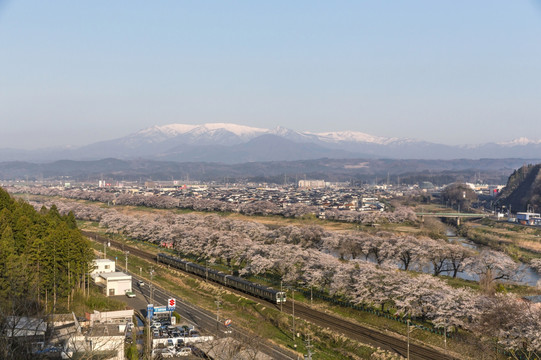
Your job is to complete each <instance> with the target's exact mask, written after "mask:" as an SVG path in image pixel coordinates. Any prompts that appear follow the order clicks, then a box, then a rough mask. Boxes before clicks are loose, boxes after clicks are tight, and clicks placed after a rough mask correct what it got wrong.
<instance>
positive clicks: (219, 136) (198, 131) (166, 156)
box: [0, 123, 541, 163]
mask: <svg viewBox="0 0 541 360" xmlns="http://www.w3.org/2000/svg"><path fill="white" fill-rule="evenodd" d="M540 150H541V140H530V139H527V138H519V139H515V140H512V141H510V142H505V143H489V144H481V145H469V146H449V145H442V144H435V143H430V142H426V141H419V140H414V139H408V138H386V137H381V136H374V135H370V134H366V133H363V132H358V131H333V132H319V133H317V132H309V131H304V132H303V131H296V130H291V129H288V128H285V127H276V128H274V129H264V128H256V127H250V126H244V125H237V124H228V123H209V124H202V125H190V124H169V125H162V126H153V127H150V128H147V129H142V130H140V131H137V132H134V133H132V134H129V135H127V136H125V137H121V138H118V139H114V140H108V141H101V142H98V143H94V144H90V145H87V146H83V147H80V148H75V149H74V148H71V149H63V150H59V151H57V152H54V151H42V150H40V151H34V152H32V151H24V152H23V151H15V150H13V149H3V150H2V149H0V161H12V160H27V161H28V160H34V161H52V160H59V159H70V160H95V159H103V158H118V159H137V158H144V159H160V160H172V161H183V162H187V161H207V162H214V161H218V162H224V163H241V162H246V161H274V160H276V161H278V160H301V159H303V160H307V159H317V158H324V157H327V158H394V159H457V158H467V159H479V158H512V157H514V158H532V157H535V156H536V155H537V154H538V153H539V151H540Z"/></svg>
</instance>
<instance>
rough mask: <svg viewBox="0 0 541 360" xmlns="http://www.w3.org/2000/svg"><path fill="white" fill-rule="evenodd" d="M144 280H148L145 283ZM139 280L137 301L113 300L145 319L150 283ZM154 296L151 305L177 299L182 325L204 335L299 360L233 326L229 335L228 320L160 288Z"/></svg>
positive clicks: (134, 280) (121, 297)
mask: <svg viewBox="0 0 541 360" xmlns="http://www.w3.org/2000/svg"><path fill="white" fill-rule="evenodd" d="M143 281H145V280H143ZM138 283H139V279H138V278H137V276H135V275H134V274H132V288H133V292H134V293H135V294H136V297H135V298H128V297H127V296H125V295H119V296H115V297H114V298H116V299H118V300H121V301H123V302H125V303H127V304H128V306H130V307H132V308H134V309H135V310H138V311H139V312H141V314H143V315H144V316H146V314H147V305H148V304H149V303H150V285H149V283H148V282H147V281H145V284H144V285H143V286H139V284H138ZM152 288H153V291H152V292H153V294H152V303H153V305H154V306H155V307H156V306H165V305H166V304H167V301H168V299H171V298H175V299H176V308H175V311H176V312H177V313H178V314H179V315H180V316H181V317H182V319H181V324H184V323H188V324H189V325H194V326H195V327H196V329H198V330H199V331H200V332H201V334H202V335H203V336H204V335H212V336H214V337H220V338H221V337H225V336H230V337H232V338H234V339H236V340H238V341H239V342H241V343H243V344H245V345H247V346H251V347H254V348H255V349H256V350H258V351H260V352H262V353H264V354H267V355H269V356H271V357H272V358H273V359H279V360H280V359H283V360H296V359H298V357H297V355H296V354H295V353H293V352H289V351H287V350H285V349H282V348H280V347H278V346H276V345H273V344H271V343H269V342H267V341H264V340H263V339H260V338H257V339H255V338H254V335H253V334H250V333H248V332H245V331H243V330H242V329H236V328H235V326H234V319H232V320H233V325H232V326H231V328H230V329H231V333H230V334H226V333H224V331H225V330H226V327H225V326H224V325H223V321H224V320H225V319H220V322H217V319H216V314H213V313H210V312H208V311H206V310H203V309H201V308H199V307H197V306H195V305H192V304H190V303H187V302H184V301H182V299H179V298H177V297H175V296H174V295H173V294H171V293H170V292H167V291H165V290H164V289H162V288H160V287H156V286H153V287H152Z"/></svg>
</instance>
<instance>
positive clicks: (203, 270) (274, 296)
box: [157, 253, 286, 304]
mask: <svg viewBox="0 0 541 360" xmlns="http://www.w3.org/2000/svg"><path fill="white" fill-rule="evenodd" d="M157 259H158V262H161V263H164V264H167V265H170V266H173V267H176V268H178V269H181V270H184V271H186V272H189V273H192V274H195V275H198V276H200V277H202V278H204V279H210V280H212V281H215V282H217V283H220V284H222V285H225V286H229V287H232V288H233V289H237V290H240V291H243V292H245V293H247V294H250V295H254V296H257V297H260V298H262V299H265V300H269V301H272V302H274V303H277V304H279V303H284V302H286V293H285V292H282V291H278V290H274V289H272V288H268V287H266V286H263V285H259V284H254V283H252V282H250V281H248V280H244V279H242V278H239V277H236V276H233V275H226V274H224V273H222V272H220V271H217V270H214V269H210V268H207V267H205V266H202V265H199V264H194V263H192V262H187V261H184V260H182V259H180V258H178V257H176V256H171V255H168V254H163V253H159V254H158V255H157Z"/></svg>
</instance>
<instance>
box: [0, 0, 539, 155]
mask: <svg viewBox="0 0 541 360" xmlns="http://www.w3.org/2000/svg"><path fill="white" fill-rule="evenodd" d="M0 68H1V71H0V122H1V125H2V127H1V131H0V148H3V147H15V148H36V147H43V146H56V145H67V144H71V145H83V144H88V143H92V142H95V141H99V140H106V139H112V138H117V137H121V136H124V135H127V134H128V133H133V132H135V131H137V130H140V129H143V128H146V127H150V126H153V125H164V124H169V123H189V124H198V123H205V122H233V123H238V124H243V125H250V126H256V127H266V128H273V127H276V126H278V125H280V126H285V127H289V128H292V129H295V130H309V131H331V130H355V131H361V132H366V133H369V134H372V135H379V136H387V137H391V136H392V137H409V138H416V139H423V140H427V141H433V142H439V143H445V144H470V143H485V142H490V141H506V140H511V139H514V138H517V137H522V136H526V137H529V138H532V139H541V0H537V1H534V0H512V1H509V0H475V1H472V0H409V1H401V0H396V1H375V0H371V1H361V0H355V1H340V0H333V1H315V0H310V1H277V0H274V1H266V2H264V1H253V0H250V1H200V0H193V1H182V0H174V1H173V0H172V1H166V0H162V1H148V0H147V1H135V0H130V1H121V0H115V1H99V0H98V1H96V0H93V1H83V0H77V1H73V0H69V1H67V0H66V1H61V0H55V1H41V0H34V1H26V0H16V1H5V0H0Z"/></svg>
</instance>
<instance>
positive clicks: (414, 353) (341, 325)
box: [82, 231, 457, 360]
mask: <svg viewBox="0 0 541 360" xmlns="http://www.w3.org/2000/svg"><path fill="white" fill-rule="evenodd" d="M82 233H83V235H85V236H87V237H89V238H90V239H92V240H95V241H97V242H100V243H105V242H110V243H111V246H113V247H116V248H118V249H121V250H123V251H129V252H130V254H131V255H135V256H137V257H140V258H142V259H145V260H148V261H150V262H155V261H156V256H155V255H153V254H151V253H149V252H146V251H144V250H141V249H138V248H136V247H133V246H129V245H126V244H124V243H122V242H119V241H115V240H111V239H109V238H106V237H103V236H101V235H99V234H96V233H93V232H90V231H82ZM177 270H178V269H177ZM178 271H181V270H178ZM186 274H187V275H189V276H193V277H194V278H198V279H200V278H199V277H198V276H197V275H194V274H190V273H186ZM228 290H230V291H232V292H235V293H237V294H239V295H242V296H245V297H248V298H251V299H253V300H254V301H257V302H260V303H265V304H266V305H268V306H273V307H275V308H277V309H279V307H278V306H277V305H276V304H274V303H271V302H268V301H265V300H262V299H260V298H256V297H254V296H251V295H248V294H246V293H243V292H241V291H238V290H235V289H229V288H228ZM283 310H284V311H286V312H287V313H289V314H291V313H292V311H293V306H292V302H291V301H288V302H286V303H285V304H283ZM295 317H298V318H301V319H303V320H306V321H308V322H311V323H313V324H315V325H318V326H321V327H323V328H327V329H330V330H334V331H337V332H339V333H341V334H343V335H345V336H346V337H348V338H351V339H354V340H358V341H360V342H362V343H365V344H369V345H372V346H375V347H380V348H382V349H385V350H387V351H391V352H394V353H397V354H400V355H401V356H404V357H406V356H407V352H408V350H407V348H408V343H407V341H405V340H403V339H401V338H398V337H396V336H392V335H389V334H385V333H383V332H380V331H376V330H373V329H370V328H367V327H365V326H362V325H359V324H357V323H353V322H350V321H347V320H344V319H342V318H338V317H336V316H334V315H330V314H327V313H323V312H321V311H317V310H314V309H312V308H310V307H308V306H306V305H304V304H302V303H295ZM409 356H410V359H412V360H444V359H445V360H447V359H449V360H454V359H457V358H456V357H453V356H450V355H446V354H444V353H442V352H440V351H438V350H436V349H432V348H428V347H425V346H421V345H418V344H415V343H412V342H410V344H409Z"/></svg>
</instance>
